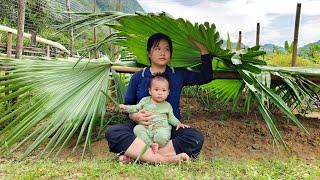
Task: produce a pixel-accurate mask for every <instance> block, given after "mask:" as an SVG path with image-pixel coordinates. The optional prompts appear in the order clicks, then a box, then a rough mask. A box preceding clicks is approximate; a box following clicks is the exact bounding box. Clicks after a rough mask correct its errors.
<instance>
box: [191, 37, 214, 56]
mask: <svg viewBox="0 0 320 180" xmlns="http://www.w3.org/2000/svg"><path fill="white" fill-rule="evenodd" d="M188 39H189V41H190V42H191V43H192V44H193V45H194V46H195V47H197V48H198V49H199V50H200V53H201V55H204V54H208V53H209V52H208V49H207V48H206V46H204V45H203V44H202V43H200V42H198V41H197V40H195V39H194V38H192V37H190V36H189V37H188Z"/></svg>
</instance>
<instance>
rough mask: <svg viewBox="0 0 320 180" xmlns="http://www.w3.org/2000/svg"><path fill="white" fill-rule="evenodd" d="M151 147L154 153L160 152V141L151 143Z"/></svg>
mask: <svg viewBox="0 0 320 180" xmlns="http://www.w3.org/2000/svg"><path fill="white" fill-rule="evenodd" d="M151 149H152V152H153V153H154V154H156V153H158V150H159V144H158V143H152V144H151Z"/></svg>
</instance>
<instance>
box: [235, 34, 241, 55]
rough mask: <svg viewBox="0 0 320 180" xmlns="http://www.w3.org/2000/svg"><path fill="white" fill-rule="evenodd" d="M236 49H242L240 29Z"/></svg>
mask: <svg viewBox="0 0 320 180" xmlns="http://www.w3.org/2000/svg"><path fill="white" fill-rule="evenodd" d="M236 50H237V51H239V50H241V31H239V39H238V44H237V47H236Z"/></svg>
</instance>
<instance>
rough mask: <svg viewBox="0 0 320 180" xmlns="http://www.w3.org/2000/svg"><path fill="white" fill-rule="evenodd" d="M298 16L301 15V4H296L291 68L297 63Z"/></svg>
mask: <svg viewBox="0 0 320 180" xmlns="http://www.w3.org/2000/svg"><path fill="white" fill-rule="evenodd" d="M300 14H301V3H297V9H296V20H295V24H294V37H293V51H292V62H291V66H296V62H297V48H298V36H299V23H300Z"/></svg>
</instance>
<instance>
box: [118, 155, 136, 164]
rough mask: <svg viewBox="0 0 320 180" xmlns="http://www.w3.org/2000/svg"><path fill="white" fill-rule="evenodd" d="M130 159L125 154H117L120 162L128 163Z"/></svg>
mask: <svg viewBox="0 0 320 180" xmlns="http://www.w3.org/2000/svg"><path fill="white" fill-rule="evenodd" d="M132 161H133V160H132V159H131V158H130V157H128V156H126V155H121V156H119V162H120V163H122V164H129V163H130V162H132Z"/></svg>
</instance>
